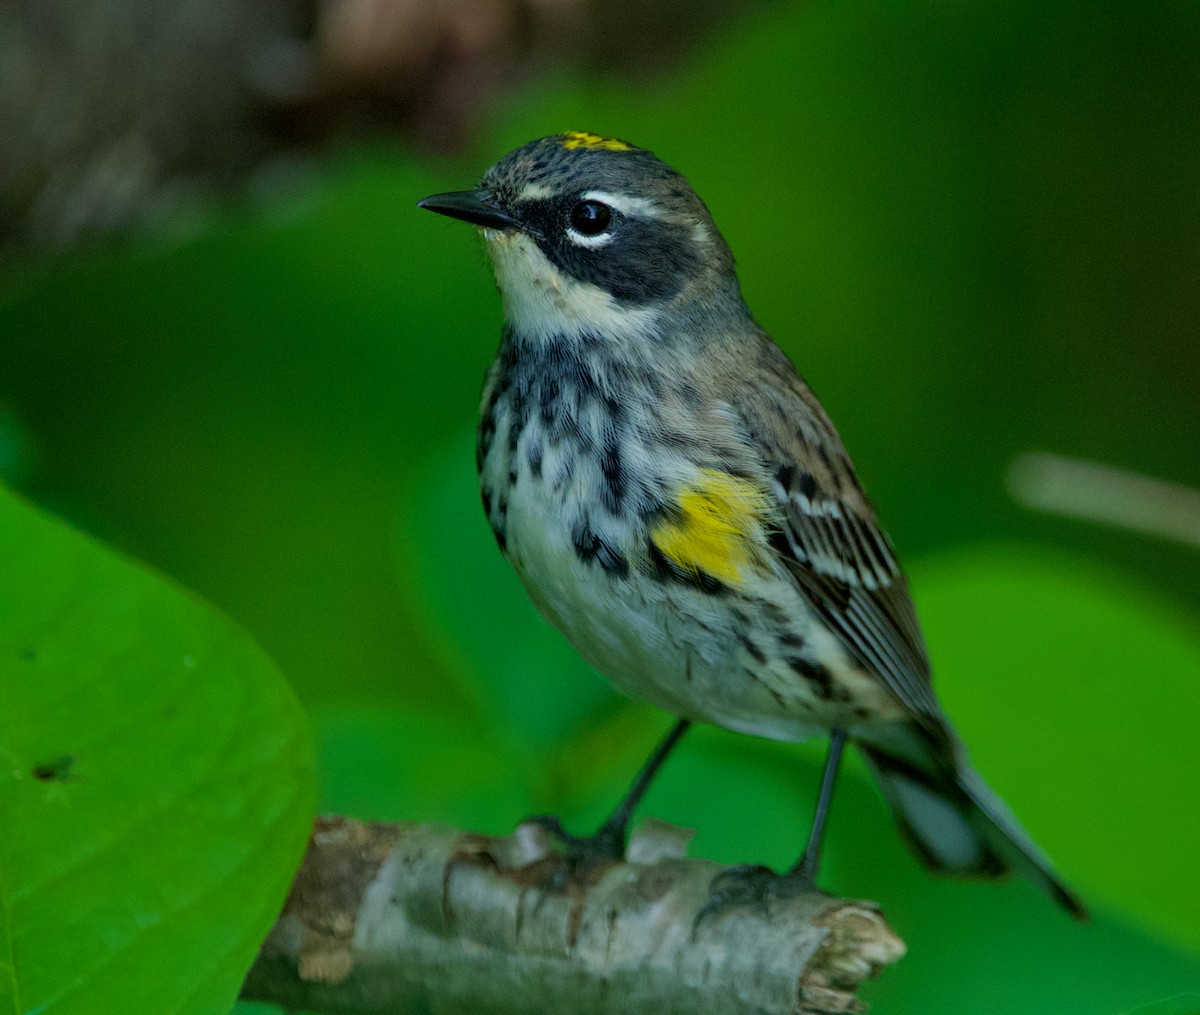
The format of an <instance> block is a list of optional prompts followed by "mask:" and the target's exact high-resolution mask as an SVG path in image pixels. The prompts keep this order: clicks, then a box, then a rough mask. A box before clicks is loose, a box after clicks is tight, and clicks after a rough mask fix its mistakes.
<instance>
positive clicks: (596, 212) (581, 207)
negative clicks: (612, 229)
mask: <svg viewBox="0 0 1200 1015" xmlns="http://www.w3.org/2000/svg"><path fill="white" fill-rule="evenodd" d="M611 221H612V209H611V208H610V207H609V206H608V205H606V204H605V203H604V202H603V201H580V202H579V203H578V204H577V205H575V207H574V208H572V209H571V228H572V229H574V230H575V232H577V233H581V234H582V235H584V236H599V235H600V234H601V233H602V232H604V230H605V229H607V228H608V224H609V223H610V222H611Z"/></svg>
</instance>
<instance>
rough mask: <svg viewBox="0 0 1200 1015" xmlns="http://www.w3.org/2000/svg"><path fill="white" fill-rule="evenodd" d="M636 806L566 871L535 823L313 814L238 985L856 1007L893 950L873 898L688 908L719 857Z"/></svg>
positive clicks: (266, 997)
mask: <svg viewBox="0 0 1200 1015" xmlns="http://www.w3.org/2000/svg"><path fill="white" fill-rule="evenodd" d="M687 838H688V834H687V833H685V832H683V831H682V830H680V829H677V828H674V827H672V826H669V825H664V824H661V823H658V822H654V821H650V822H647V823H646V824H645V825H643V826H642V828H640V829H639V830H638V831H637V832H636V833H635V835H634V836H633V838H632V840H631V842H630V847H629V851H628V859H627V860H626V862H624V863H618V864H611V865H608V866H605V867H603V868H598V869H596V870H595V871H593V872H592V874H591V876H590V877H588V878H587V883H586V884H579V883H578V882H573V881H571V880H570V879H567V878H565V877H564V876H563V875H564V870H563V867H564V864H563V860H562V857H561V856H560V855H559V854H558V853H556V852H555V851H554V850H553V849H552V847H551V845H550V842H549V840H548V837H547V835H546V833H545V832H544V831H543V830H542V829H541V828H540V827H538V826H536V825H529V824H527V825H522V826H521V827H519V828H518V829H517V831H516V832H515V833H514V834H513V835H511V836H505V837H502V838H488V837H485V836H480V835H472V834H469V833H464V832H461V831H457V830H454V829H450V828H444V827H440V826H436V825H416V824H394V825H385V824H364V823H361V822H357V821H350V820H347V819H344V818H322V819H318V821H317V823H316V827H315V829H314V831H313V836H312V840H311V842H310V844H309V849H308V854H307V855H306V857H305V860H304V863H303V865H302V867H301V870H300V873H299V874H298V876H297V878H296V881H295V883H294V884H293V886H292V892H291V896H290V897H289V899H288V901H287V905H286V906H285V908H284V911H283V914H282V915H281V916H280V918H279V921H278V923H277V924H276V925H275V928H274V929H273V930H272V932H271V934H270V936H269V937H268V938H267V941H266V942H265V944H264V945H263V947H262V950H261V952H260V954H259V957H258V960H257V962H256V963H255V965H254V967H253V968H252V969H251V971H250V974H249V976H248V977H247V979H246V982H245V984H244V985H243V988H242V996H243V997H244V998H246V999H248V1000H258V1001H270V1002H275V1003H278V1004H282V1005H285V1006H287V1007H290V1008H302V1009H306V1010H310V1011H317V1012H356V1013H362V1012H367V1013H370V1012H385V1011H386V1012H389V1013H396V1012H408V1011H421V1012H432V1013H443V1012H465V1011H469V1012H479V1013H482V1012H487V1013H501V1012H562V1011H571V1012H577V1013H580V1015H586V1013H592V1012H636V1011H654V1012H681V1013H682V1012H688V1013H694V1015H726V1013H751V1012H753V1013H758V1015H773V1013H780V1015H784V1013H787V1015H818V1013H821V1015H825V1013H833V1012H852V1011H862V1010H863V1009H864V1008H865V1006H864V1005H863V1004H862V1003H861V1002H859V1001H858V1000H857V999H856V998H855V997H854V994H853V991H854V990H855V988H856V987H857V986H858V984H859V983H861V982H862V981H863V980H864V979H866V978H867V977H869V976H874V975H875V974H876V973H877V972H878V971H879V970H880V969H881V968H882V967H884V966H886V965H889V964H891V963H893V962H895V961H896V960H897V959H898V958H900V956H901V955H903V954H904V945H903V943H902V942H901V941H900V940H899V938H897V937H896V936H895V934H893V932H892V931H891V929H890V928H889V927H888V925H887V923H886V922H885V921H884V919H883V917H882V915H881V914H880V913H879V911H878V910H877V908H876V907H875V906H874V905H873V904H872V903H867V902H849V901H845V900H839V899H831V898H829V897H827V896H824V895H821V894H818V893H812V894H806V895H801V896H799V897H796V898H793V899H786V900H777V901H773V902H772V904H771V907H770V911H769V912H764V911H754V910H750V909H744V908H741V909H731V910H727V911H724V912H721V913H718V914H715V915H711V916H706V917H705V918H704V919H703V920H701V921H700V922H699V923H698V925H697V923H696V914H697V913H698V912H699V911H700V909H701V907H702V906H703V905H704V903H705V901H706V900H707V898H708V888H709V883H710V881H711V880H712V877H713V875H714V874H715V873H716V872H717V871H718V870H720V867H719V866H718V865H717V864H715V863H713V862H712V861H710V860H699V859H693V860H687V859H683V858H682V857H683V853H684V851H685V849H686V846H687Z"/></svg>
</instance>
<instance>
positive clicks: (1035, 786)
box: [913, 547, 1200, 950]
mask: <svg viewBox="0 0 1200 1015" xmlns="http://www.w3.org/2000/svg"><path fill="white" fill-rule="evenodd" d="M913 587H914V590H915V593H916V597H917V603H918V606H919V608H920V613H921V619H922V621H923V625H924V629H925V634H926V637H927V639H928V642H929V646H930V651H931V654H932V657H933V663H934V680H935V685H936V687H937V689H938V693H939V697H940V698H941V700H942V702H943V704H944V705H945V707H946V711H947V712H948V713H949V715H950V717H951V719H952V720H953V721H954V722H955V724H956V725H957V726H958V728H959V732H960V733H961V735H962V737H963V739H964V741H965V742H966V743H967V745H968V747H969V748H970V750H971V753H972V758H973V760H974V762H975V763H976V766H977V767H978V768H979V770H980V771H981V772H982V773H983V775H984V777H985V778H986V779H987V780H988V782H989V783H992V784H993V785H994V787H995V788H996V790H997V791H998V792H999V793H1000V794H1001V796H1003V797H1004V798H1005V799H1006V800H1007V801H1008V803H1009V804H1010V805H1011V806H1012V808H1013V810H1014V811H1015V812H1016V814H1017V815H1018V817H1019V818H1020V820H1021V821H1022V823H1023V824H1025V826H1026V827H1027V828H1028V829H1029V831H1030V832H1031V833H1032V834H1033V835H1034V838H1035V839H1037V840H1038V842H1039V843H1040V844H1041V845H1042V846H1043V847H1044V848H1045V849H1046V850H1047V852H1048V853H1049V854H1050V855H1051V856H1052V857H1053V858H1054V859H1055V860H1056V861H1057V862H1058V864H1059V866H1060V867H1061V869H1062V873H1063V874H1064V876H1066V877H1067V878H1068V880H1070V881H1074V882H1075V883H1076V884H1077V886H1078V887H1079V888H1080V889H1081V890H1082V892H1083V894H1084V895H1085V897H1087V898H1088V899H1089V900H1090V901H1091V902H1092V903H1093V904H1095V905H1099V906H1109V907H1116V908H1118V909H1120V910H1121V911H1123V912H1124V913H1126V914H1128V915H1129V916H1132V917H1133V918H1134V919H1135V920H1136V921H1137V922H1139V923H1140V924H1142V925H1143V926H1144V927H1148V928H1151V929H1153V930H1155V931H1157V932H1158V933H1160V934H1164V935H1166V936H1168V937H1170V938H1172V939H1174V940H1175V941H1176V942H1178V943H1181V944H1185V945H1187V946H1189V947H1190V948H1192V949H1193V950H1200V922H1198V921H1197V920H1196V912H1197V911H1198V910H1200V881H1198V880H1197V879H1196V878H1195V877H1193V876H1191V874H1190V873H1189V871H1190V870H1191V867H1192V863H1193V859H1194V858H1195V857H1196V856H1200V808H1198V807H1197V806H1196V801H1197V800H1198V799H1200V737H1198V736H1197V735H1196V716H1197V715H1198V714H1200V634H1198V632H1197V630H1196V626H1195V622H1194V620H1193V619H1192V618H1185V617H1183V616H1181V615H1180V614H1179V613H1178V612H1177V610H1176V608H1175V607H1174V606H1173V605H1172V604H1170V603H1169V602H1167V601H1165V600H1163V599H1161V598H1159V597H1158V596H1155V595H1153V594H1152V593H1151V592H1150V591H1149V590H1148V589H1147V588H1146V586H1145V585H1143V584H1141V583H1138V582H1136V581H1133V580H1131V579H1130V578H1128V577H1125V576H1122V575H1120V574H1118V573H1116V572H1114V571H1110V570H1106V569H1104V568H1102V567H1101V566H1099V565H1098V564H1096V563H1093V562H1090V561H1087V560H1082V559H1079V558H1073V557H1068V556H1066V555H1062V554H1057V553H1050V552H1047V551H1044V550H1043V551H1039V550H1036V549H1033V548H1030V547H1023V548H1022V547H1015V548H1014V547H1000V548H995V547H993V548H988V549H981V550H977V551H974V552H969V553H960V554H955V555H953V556H948V557H946V558H943V559H941V560H938V561H931V562H929V563H927V564H925V566H923V567H920V568H918V569H915V570H914V574H913Z"/></svg>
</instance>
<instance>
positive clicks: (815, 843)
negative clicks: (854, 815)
mask: <svg viewBox="0 0 1200 1015" xmlns="http://www.w3.org/2000/svg"><path fill="white" fill-rule="evenodd" d="M845 746H846V731H845V730H844V729H842V728H841V727H840V726H837V727H834V729H833V732H832V733H831V734H830V737H829V753H828V754H826V755H825V770H824V772H823V773H822V775H821V792H820V795H819V796H818V797H817V807H816V810H815V812H814V813H813V822H812V828H811V829H810V830H809V833H808V844H807V845H806V846H805V847H804V852H803V853H801V854H800V859H799V860H797V861H796V863H795V865H794V866H793V867H792V868H791V870H789V871H787V872H786V873H784V874H776V873H775V872H774V871H773V870H771V869H770V868H769V867H762V866H759V865H754V864H744V865H741V866H738V867H728V868H726V869H725V870H723V871H721V872H720V873H719V874H718V875H717V876H716V877H714V878H713V880H712V884H711V885H710V886H709V891H708V901H707V902H706V903H705V904H704V905H703V906H702V907H700V912H699V913H697V914H696V920H695V923H694V924H693V925H692V927H693V932H695V930H696V928H698V927H699V926H700V924H701V922H702V921H703V920H704V919H705V918H706V917H708V916H712V915H715V914H718V913H720V912H721V911H722V910H725V909H728V908H730V907H732V906H747V905H754V906H758V907H760V908H761V909H763V910H764V911H765V910H768V909H769V908H770V905H771V900H772V899H775V898H790V897H792V896H795V895H799V894H801V893H802V892H812V891H817V890H818V889H817V887H816V882H817V870H818V867H819V866H820V862H821V842H822V839H823V838H824V832H825V819H826V818H827V817H828V816H829V802H830V800H831V799H832V798H833V787H834V785H835V784H836V782H837V773H838V767H839V766H840V764H841V761H842V751H843V749H844V748H845Z"/></svg>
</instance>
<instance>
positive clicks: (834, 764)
mask: <svg viewBox="0 0 1200 1015" xmlns="http://www.w3.org/2000/svg"><path fill="white" fill-rule="evenodd" d="M845 746H846V731H845V730H844V729H842V728H841V727H840V726H835V727H834V729H833V733H831V734H830V737H829V753H828V754H826V755H825V771H824V772H823V773H822V775H821V794H820V796H818V797H817V809H816V811H815V812H814V813H813V823H812V828H811V829H810V830H809V833H808V845H806V846H805V847H804V852H803V853H802V854H801V856H800V859H799V860H797V861H796V865H795V866H794V867H793V868H792V869H791V870H790V871H788V872H787V874H786V875H784V876H785V877H788V878H792V879H794V880H795V881H796V883H797V885H803V886H804V887H806V888H814V887H816V883H817V870H818V868H819V867H820V865H821V841H822V839H823V838H824V833H825V819H826V818H827V817H828V816H829V802H830V800H832V799H833V787H834V784H835V783H836V782H837V774H838V768H839V766H840V765H841V761H842V750H843V749H844V748H845Z"/></svg>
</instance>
